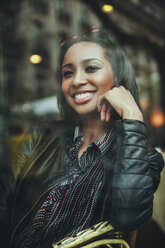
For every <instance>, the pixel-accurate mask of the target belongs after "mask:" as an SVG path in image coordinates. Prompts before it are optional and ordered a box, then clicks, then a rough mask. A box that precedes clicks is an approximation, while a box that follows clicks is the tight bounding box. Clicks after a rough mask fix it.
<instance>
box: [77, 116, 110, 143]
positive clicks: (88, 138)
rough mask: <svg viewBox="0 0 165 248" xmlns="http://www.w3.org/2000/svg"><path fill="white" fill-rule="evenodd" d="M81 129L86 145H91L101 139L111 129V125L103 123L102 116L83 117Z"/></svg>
mask: <svg viewBox="0 0 165 248" xmlns="http://www.w3.org/2000/svg"><path fill="white" fill-rule="evenodd" d="M81 129H82V132H83V136H84V141H85V143H88V144H90V143H91V142H95V141H96V140H98V139H100V138H101V137H102V136H103V135H104V134H105V133H106V132H108V131H109V130H110V129H111V126H110V123H106V122H102V121H101V120H100V116H83V117H82V118H81Z"/></svg>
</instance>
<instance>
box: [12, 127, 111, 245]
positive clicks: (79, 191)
mask: <svg viewBox="0 0 165 248" xmlns="http://www.w3.org/2000/svg"><path fill="white" fill-rule="evenodd" d="M83 140H84V138H83V136H82V133H81V130H80V128H79V127H76V128H75V133H74V138H73V143H72V145H70V146H68V147H67V149H66V154H65V156H68V158H69V159H68V161H70V163H68V165H67V167H68V168H66V169H70V168H76V170H75V171H76V172H75V173H73V175H72V176H71V177H70V178H69V179H67V180H65V181H62V182H61V183H59V184H58V185H56V186H54V188H53V189H51V190H50V191H49V192H48V195H47V196H46V197H45V198H44V199H43V201H42V202H41V204H40V207H39V209H37V210H35V211H34V213H32V214H31V216H30V217H28V218H26V219H25V220H24V221H23V223H22V225H21V226H20V228H19V230H18V232H17V235H16V236H15V239H14V244H15V246H14V247H19V248H34V247H35V248H47V247H51V245H52V243H55V242H57V241H59V240H61V239H62V238H64V237H66V236H69V235H71V234H75V233H77V232H79V231H81V230H83V229H85V228H87V227H89V225H90V222H91V219H92V216H93V214H94V210H95V206H96V203H97V200H98V197H99V193H100V191H101V186H102V179H103V164H102V156H103V155H104V154H105V152H106V151H107V150H108V149H109V150H111V149H110V147H111V146H112V143H113V140H114V132H113V131H110V132H108V133H106V134H104V136H103V137H102V138H100V139H99V140H97V141H96V142H92V143H91V144H89V146H88V147H87V149H86V150H85V151H84V152H83V154H82V155H81V157H80V159H78V150H79V148H80V146H81V144H82V142H83ZM95 214H96V213H95Z"/></svg>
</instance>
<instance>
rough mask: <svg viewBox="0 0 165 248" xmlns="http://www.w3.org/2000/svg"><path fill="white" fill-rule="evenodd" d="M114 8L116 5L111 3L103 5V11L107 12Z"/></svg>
mask: <svg viewBox="0 0 165 248" xmlns="http://www.w3.org/2000/svg"><path fill="white" fill-rule="evenodd" d="M113 10H114V7H113V6H112V5H109V4H105V5H103V7H102V11H103V12H105V13H110V12H112V11H113Z"/></svg>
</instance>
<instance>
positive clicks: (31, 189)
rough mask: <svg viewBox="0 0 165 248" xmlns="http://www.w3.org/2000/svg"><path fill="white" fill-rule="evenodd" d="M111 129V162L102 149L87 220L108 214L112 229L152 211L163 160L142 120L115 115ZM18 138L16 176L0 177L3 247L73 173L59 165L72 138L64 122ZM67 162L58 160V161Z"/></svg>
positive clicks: (140, 221)
mask: <svg viewBox="0 0 165 248" xmlns="http://www.w3.org/2000/svg"><path fill="white" fill-rule="evenodd" d="M115 132H116V139H115V143H114V146H116V152H115V154H114V156H115V157H114V158H115V159H114V160H113V164H112V161H110V160H109V156H108V153H106V154H105V156H104V158H103V165H104V179H103V186H102V190H101V192H100V197H99V201H98V202H97V205H96V214H95V215H94V216H93V223H91V224H94V223H96V222H98V221H102V220H109V221H110V223H111V224H112V225H113V226H114V227H115V228H116V229H118V230H121V231H132V230H135V229H138V228H140V227H141V226H142V225H144V224H145V223H146V221H148V219H149V218H151V216H152V207H153V194H154V192H155V190H156V189H157V187H158V185H159V182H160V172H161V170H162V168H163V166H164V161H163V158H162V156H161V154H160V153H158V152H157V151H156V150H155V149H153V148H152V147H151V146H150V145H149V143H148V140H147V136H148V131H147V127H146V125H145V124H144V123H142V122H140V121H136V120H128V119H125V120H120V121H117V122H116V124H115ZM24 140H25V145H24V149H23V152H22V153H21V154H20V155H19V158H18V160H17V163H18V166H19V167H20V173H19V176H18V177H17V180H13V181H12V180H10V181H9V177H8V176H6V175H5V176H4V177H3V175H2V177H1V179H0V180H1V181H0V182H2V185H3V187H4V192H5V194H4V195H2V196H0V197H1V199H0V200H1V201H0V219H1V223H0V224H1V225H0V237H1V240H2V242H1V244H2V243H3V239H4V244H6V246H4V247H9V243H11V241H9V240H10V239H13V236H14V234H15V233H16V231H17V228H18V227H19V225H20V223H21V222H22V221H23V220H24V219H25V218H26V217H27V216H28V214H29V213H30V212H31V211H32V210H33V209H34V208H35V207H37V204H38V203H39V202H40V200H41V198H42V197H43V196H45V194H46V193H47V192H48V190H50V189H51V187H53V186H54V185H55V184H57V183H58V182H59V180H60V181H61V179H62V178H64V179H65V178H66V177H69V176H70V174H73V173H74V171H65V170H64V168H65V165H64V166H61V160H62V157H63V155H64V150H65V146H66V145H67V144H68V142H72V137H71V138H70V135H69V137H68V135H67V136H66V135H64V126H61V125H57V124H49V125H46V126H44V127H43V126H42V127H40V128H38V127H37V128H35V129H33V131H32V133H31V132H30V133H29V134H28V135H26V137H25V139H24ZM67 162H68V161H65V160H64V164H65V163H67ZM110 164H111V166H110ZM59 171H60V173H59ZM6 237H7V242H6ZM5 242H6V243H5ZM7 243H8V244H7Z"/></svg>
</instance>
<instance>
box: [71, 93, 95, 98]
mask: <svg viewBox="0 0 165 248" xmlns="http://www.w3.org/2000/svg"><path fill="white" fill-rule="evenodd" d="M91 96H93V92H87V93H82V94H77V95H75V96H74V98H75V99H83V98H86V97H91Z"/></svg>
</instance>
